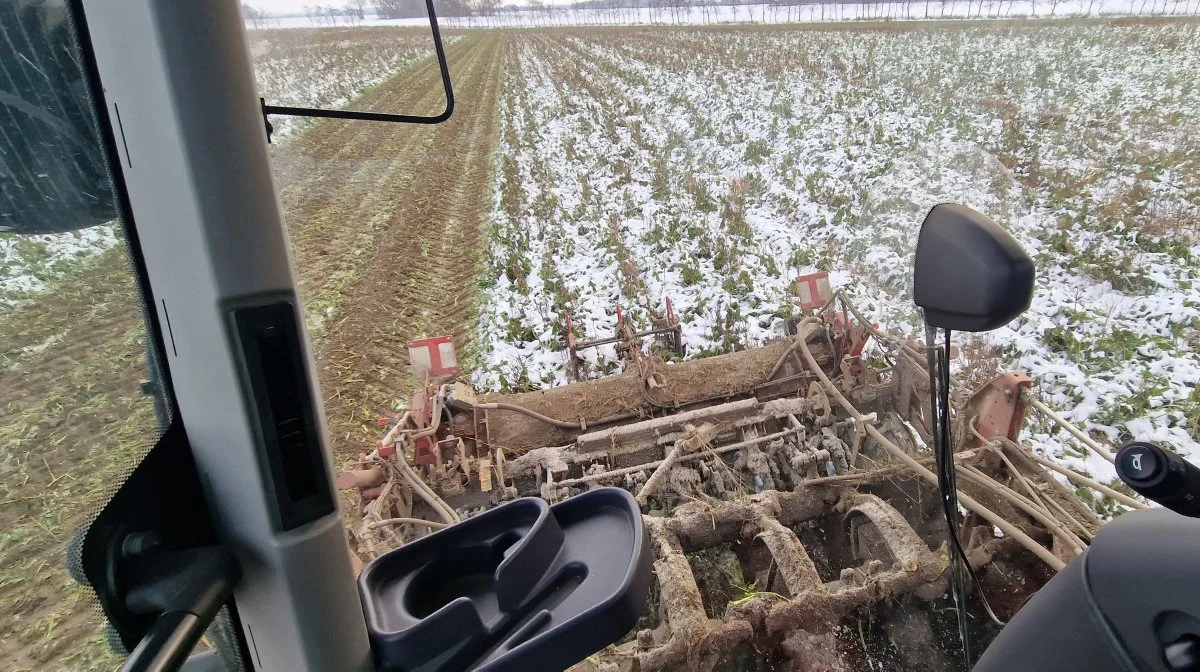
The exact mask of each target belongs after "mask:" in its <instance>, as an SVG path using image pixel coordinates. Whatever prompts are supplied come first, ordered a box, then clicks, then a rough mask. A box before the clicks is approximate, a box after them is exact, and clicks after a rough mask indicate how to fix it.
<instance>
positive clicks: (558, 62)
mask: <svg viewBox="0 0 1200 672" xmlns="http://www.w3.org/2000/svg"><path fill="white" fill-rule="evenodd" d="M505 70H506V72H507V73H508V80H507V92H506V96H505V101H504V110H503V113H502V117H503V120H504V121H503V140H502V148H501V151H500V154H499V156H498V159H497V167H496V174H497V176H498V179H497V184H496V187H495V206H494V211H493V215H492V222H491V225H490V226H491V230H490V236H491V241H492V243H491V244H492V252H491V256H492V258H491V260H490V266H489V268H488V270H487V271H486V272H485V273H484V274H483V277H482V279H481V284H482V285H484V287H485V296H484V299H483V301H482V306H481V320H480V327H479V338H480V343H481V345H480V354H479V366H478V367H477V371H478V373H477V374H476V382H477V383H478V384H479V385H480V386H482V387H484V388H489V389H523V388H530V387H542V386H547V385H555V384H561V383H564V382H565V381H566V378H565V371H564V363H565V355H564V353H563V350H564V347H563V344H562V343H563V341H562V337H561V333H562V332H561V328H562V324H563V322H564V320H565V314H566V312H567V311H568V310H569V311H570V313H571V315H572V317H573V321H574V324H575V328H576V336H577V337H579V338H581V339H582V338H593V337H598V336H607V335H610V334H611V333H612V330H613V327H614V323H615V319H614V315H613V306H614V305H616V304H620V305H622V306H624V308H625V309H626V311H627V312H628V313H629V314H631V315H632V317H633V319H634V320H635V322H637V323H639V324H642V325H648V323H649V316H650V313H651V312H652V311H654V310H660V309H661V306H662V305H663V302H664V300H665V298H667V297H670V298H671V299H672V301H673V302H674V305H675V309H676V311H677V312H678V313H679V314H680V318H681V321H682V322H683V324H684V332H685V338H686V340H687V344H688V347H689V356H698V355H701V354H708V353H713V352H722V351H728V350H730V349H734V348H739V347H744V346H748V345H752V344H757V343H761V342H763V341H764V340H766V339H769V338H772V337H774V336H776V335H778V334H779V333H780V331H781V328H780V327H781V322H782V319H783V318H784V317H785V316H787V315H789V314H790V313H791V312H792V310H793V309H792V306H793V305H794V299H793V297H792V296H791V294H790V287H791V283H792V281H793V280H794V278H795V277H796V275H797V274H798V273H804V272H810V271H813V270H817V269H826V270H830V271H831V272H832V276H831V277H832V279H833V281H834V284H835V285H836V286H837V287H839V288H843V289H845V290H847V291H849V292H850V293H851V294H852V295H853V297H854V298H855V300H856V302H857V303H858V304H859V305H860V306H861V307H862V308H863V309H864V310H865V311H866V312H867V313H868V314H869V315H870V316H872V317H873V319H876V320H877V321H879V322H880V323H881V324H882V325H883V326H885V327H887V328H891V329H896V330H901V331H908V332H911V333H916V332H917V330H918V324H919V322H918V317H917V315H916V311H915V310H914V308H913V307H912V303H911V287H910V283H911V281H910V276H911V271H910V268H911V262H912V251H913V247H914V245H915V242H916V233H917V230H918V226H919V223H920V221H921V218H922V217H923V216H924V214H925V212H926V211H927V210H928V208H929V207H930V206H932V205H934V204H936V203H939V202H943V201H955V202H960V203H965V204H967V205H970V206H972V207H974V208H976V209H979V210H981V211H983V212H985V213H988V214H989V215H991V216H992V217H993V218H995V219H996V220H997V221H999V222H1000V223H1001V224H1003V225H1004V226H1005V227H1007V228H1008V229H1009V230H1010V231H1012V232H1013V233H1014V235H1015V236H1016V237H1017V238H1018V239H1019V240H1020V241H1021V243H1022V244H1023V245H1024V246H1025V248H1026V250H1027V251H1029V252H1030V254H1031V255H1033V256H1035V258H1036V261H1037V265H1038V289H1037V297H1036V298H1035V300H1034V303H1033V306H1032V308H1031V310H1030V311H1029V312H1028V313H1027V314H1026V315H1025V316H1024V317H1023V318H1021V319H1019V320H1017V321H1015V322H1014V323H1013V324H1011V325H1009V326H1008V327H1006V328H1003V329H1001V330H999V331H997V332H994V333H992V334H989V335H987V336H985V337H983V339H982V340H981V341H976V342H975V344H974V345H975V348H974V349H972V348H968V350H978V349H980V348H982V349H984V350H985V351H986V348H987V347H995V348H998V351H997V352H998V354H999V355H1000V356H1001V359H1002V362H1003V365H1004V366H1006V367H1016V368H1021V369H1024V370H1026V371H1028V372H1030V373H1031V374H1032V375H1033V376H1034V377H1035V378H1036V380H1037V391H1038V393H1039V394H1040V395H1041V397H1042V398H1043V399H1045V400H1046V401H1047V403H1049V404H1051V405H1052V406H1055V407H1057V408H1059V409H1062V411H1063V413H1064V415H1066V416H1067V417H1068V418H1069V419H1071V420H1073V421H1075V422H1077V423H1079V424H1080V425H1081V426H1083V427H1085V428H1087V429H1089V430H1093V431H1097V432H1101V433H1103V434H1106V435H1107V436H1109V437H1110V438H1111V439H1112V440H1113V441H1114V442H1117V441H1120V440H1122V439H1125V438H1129V437H1132V436H1137V437H1139V438H1147V439H1156V440H1161V441H1164V442H1165V443H1168V444H1170V445H1172V446H1173V447H1175V448H1176V449H1178V450H1181V451H1182V452H1184V453H1185V454H1189V455H1191V456H1192V457H1193V458H1200V443H1197V441H1196V440H1195V438H1194V432H1195V421H1196V418H1197V417H1200V395H1197V394H1196V393H1195V392H1194V389H1195V383H1196V382H1197V380H1198V379H1200V356H1198V355H1197V353H1196V351H1195V343H1196V340H1197V326H1200V321H1198V320H1200V287H1198V286H1197V285H1196V280H1197V278H1196V277H1194V276H1195V275H1196V272H1195V271H1194V270H1193V266H1192V263H1191V260H1192V257H1193V255H1196V254H1197V253H1200V250H1198V249H1197V247H1196V243H1195V242H1194V241H1195V238H1194V236H1195V235H1196V233H1197V227H1198V226H1200V171H1197V170H1196V169H1195V167H1196V166H1197V165H1200V142H1198V141H1197V138H1196V137H1195V134H1194V129H1196V128H1200V26H1195V25H1192V24H1173V25H1157V26H1144V25H1143V26H1137V27H1133V28H1120V27H1113V26H1078V25H1076V26H1052V27H1038V28H1035V29H1013V28H995V29H983V28H975V27H971V28H946V29H935V30H923V31H904V32H895V31H859V30H852V29H847V30H837V31H828V30H819V31H802V30H795V31H771V32H761V31H743V30H729V31H720V32H714V31H705V30H678V31H671V32H653V33H651V32H642V33H633V34H625V35H621V34H607V35H606V34H598V33H588V34H578V35H570V34H556V35H553V36H550V35H545V36H538V35H530V36H528V37H527V38H526V39H522V40H520V41H518V42H516V43H514V44H513V48H511V49H510V50H509V62H508V63H507V64H506V68H505ZM587 356H588V358H589V369H590V373H591V374H592V375H598V374H600V373H602V372H605V371H611V370H613V369H615V368H616V366H617V365H616V363H615V352H613V351H612V349H611V348H607V349H600V350H598V351H589V354H588V355H587ZM964 364H968V362H960V365H964ZM1026 440H1027V441H1029V442H1030V443H1032V444H1033V445H1034V446H1035V447H1037V449H1039V450H1040V451H1042V452H1044V453H1046V454H1049V455H1052V456H1055V457H1057V458H1059V459H1060V460H1061V461H1063V462H1065V463H1066V464H1068V465H1072V466H1075V467H1079V468H1082V469H1085V470H1086V471H1088V472H1089V473H1092V474H1094V475H1097V476H1099V477H1101V478H1103V479H1105V480H1110V479H1112V478H1113V477H1114V474H1113V472H1112V468H1111V465H1109V464H1107V463H1106V462H1103V461H1102V460H1099V459H1098V458H1091V457H1089V456H1088V455H1087V454H1086V453H1085V452H1084V451H1083V450H1082V449H1081V448H1080V447H1079V446H1078V444H1076V443H1074V442H1073V441H1071V440H1069V439H1068V438H1067V437H1066V435H1065V434H1064V433H1063V432H1061V431H1057V430H1055V429H1054V428H1053V426H1052V425H1050V424H1048V423H1047V422H1046V421H1045V420H1044V419H1041V418H1039V417H1037V416H1036V415H1031V422H1030V424H1029V429H1028V432H1027V436H1026Z"/></svg>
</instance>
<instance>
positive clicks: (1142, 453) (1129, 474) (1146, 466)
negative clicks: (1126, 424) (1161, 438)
mask: <svg viewBox="0 0 1200 672" xmlns="http://www.w3.org/2000/svg"><path fill="white" fill-rule="evenodd" d="M1116 463H1117V464H1116V466H1117V475H1118V476H1120V477H1121V480H1122V481H1124V482H1125V484H1126V485H1128V486H1129V487H1131V488H1133V489H1134V490H1135V491H1136V492H1138V493H1139V494H1141V495H1143V496H1145V497H1147V498H1148V499H1152V500H1154V501H1156V502H1158V503H1159V504H1162V505H1163V506H1165V507H1167V508H1168V509H1171V510H1172V511H1175V512H1176V513H1180V514H1183V515H1185V516H1192V517H1193V518H1200V468H1197V467H1196V466H1195V465H1193V464H1191V463H1190V462H1188V461H1187V460H1185V459H1183V458H1182V457H1180V456H1178V455H1176V454H1175V453H1173V452H1171V451H1169V450H1166V449H1164V448H1160V447H1159V446H1156V445H1154V444H1153V443H1149V442H1146V441H1134V442H1133V443H1129V444H1126V445H1125V446H1124V447H1123V448H1121V450H1120V451H1119V452H1118V453H1117V457H1116Z"/></svg>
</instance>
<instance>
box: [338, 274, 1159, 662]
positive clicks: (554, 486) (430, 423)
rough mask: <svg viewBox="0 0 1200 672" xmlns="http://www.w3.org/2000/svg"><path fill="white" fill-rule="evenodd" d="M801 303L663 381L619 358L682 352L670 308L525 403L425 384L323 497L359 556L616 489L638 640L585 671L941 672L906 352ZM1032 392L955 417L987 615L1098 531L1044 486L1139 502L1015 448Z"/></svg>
mask: <svg viewBox="0 0 1200 672" xmlns="http://www.w3.org/2000/svg"><path fill="white" fill-rule="evenodd" d="M810 279H811V278H810ZM803 282H807V280H804V281H803ZM798 284H801V283H798ZM805 303H806V304H807V305H808V306H809V307H808V309H804V314H803V315H802V316H801V317H799V318H798V319H797V320H795V321H794V322H793V323H792V324H790V325H789V326H788V327H787V331H788V332H790V335H786V336H783V337H781V338H779V339H777V340H775V341H773V342H770V343H767V344H765V345H763V346H762V347H758V348H753V349H749V350H745V351H740V352H733V353H729V354H725V355H720V356H714V357H707V358H701V359H694V360H689V361H683V362H676V363H667V362H665V361H664V360H663V359H662V358H660V357H658V356H655V355H652V354H646V353H645V352H643V350H642V347H641V343H640V342H639V339H641V338H645V337H648V336H660V337H661V336H664V335H666V336H668V337H672V338H678V335H679V334H680V327H679V324H678V322H677V320H675V318H674V314H673V309H672V306H671V305H670V304H669V303H668V304H667V311H666V316H667V322H666V324H665V325H663V326H661V327H656V328H655V329H652V330H649V331H645V332H637V331H635V330H634V329H633V328H632V327H631V326H630V325H629V322H628V320H627V319H626V318H624V317H623V316H620V313H618V315H619V317H618V326H617V334H616V335H614V337H612V338H609V339H601V340H600V341H592V342H571V341H569V347H571V348H572V350H571V357H572V359H573V360H574V359H575V354H574V353H575V352H577V351H578V350H579V349H582V348H586V347H592V346H595V345H599V344H601V343H619V344H625V346H626V350H625V352H626V359H625V361H626V362H627V363H628V362H630V361H633V362H636V366H628V365H627V366H626V367H625V370H624V371H623V372H621V373H618V374H614V375H610V376H606V377H602V378H598V379H594V380H580V381H578V382H574V383H571V384H568V385H565V386H562V387H557V388H551V389H547V390H543V391H538V392H527V393H520V394H485V395H478V394H476V392H475V391H474V390H473V389H472V388H471V387H470V386H469V385H467V384H466V383H464V382H462V381H460V380H456V379H455V376H456V374H457V371H456V370H455V371H449V370H447V371H443V372H442V374H443V375H441V376H430V375H429V371H430V370H429V369H428V368H427V367H426V368H425V369H424V374H423V376H424V378H423V380H422V383H423V384H422V385H421V387H420V391H419V392H418V393H417V395H415V397H414V402H413V405H412V408H411V409H410V410H408V411H406V412H405V413H403V414H402V415H400V416H398V417H397V418H392V419H389V420H388V421H387V423H388V424H387V427H386V428H384V434H383V437H382V439H381V440H380V441H379V443H378V444H377V445H376V446H375V449H374V450H373V451H372V452H371V453H370V454H365V453H364V454H363V455H362V456H361V459H360V460H359V463H358V464H357V465H356V467H355V468H354V469H352V470H350V471H348V472H345V473H343V474H342V475H341V477H340V479H339V483H340V485H342V487H345V488H357V489H358V491H359V493H360V498H359V499H360V513H361V522H360V524H359V525H358V526H357V528H356V529H355V535H354V536H355V537H356V540H357V544H358V551H359V554H360V555H361V556H362V557H363V559H365V560H370V559H372V558H374V557H377V556H378V555H379V554H381V553H383V552H384V551H386V550H388V549H390V548H393V547H397V546H401V545H404V544H407V543H411V542H412V541H413V540H415V539H419V538H422V537H424V536H426V535H428V534H430V533H431V532H434V531H436V530H440V529H442V528H444V527H447V526H449V525H453V524H455V523H457V522H459V521H461V520H465V519H467V518H470V517H473V516H475V515H477V514H479V513H481V512H483V511H486V510H488V509H491V508H493V507H495V506H498V505H500V504H502V503H504V502H507V501H511V500H513V499H516V498H520V497H537V498H541V499H543V500H545V501H547V502H548V503H551V504H553V503H556V502H561V501H564V500H567V499H569V498H571V497H574V496H576V495H580V494H582V493H585V492H588V491H590V490H594V489H596V488H600V487H602V486H616V487H619V488H623V489H625V490H627V491H629V492H630V493H631V494H633V495H634V498H635V500H636V502H637V503H638V505H639V506H640V507H641V509H642V512H643V513H644V514H645V517H646V524H647V529H648V532H649V540H650V543H651V545H652V547H653V551H654V557H655V561H654V568H655V583H654V587H653V589H652V591H651V599H650V603H649V604H648V606H647V611H646V613H645V614H644V615H643V617H642V621H641V622H640V624H639V628H638V631H637V632H636V634H635V636H633V637H632V638H630V639H628V640H627V641H624V642H623V643H621V644H619V645H617V646H614V647H610V648H609V649H606V650H605V651H603V652H601V653H600V654H598V655H597V656H594V657H593V658H592V659H591V661H590V662H588V663H586V664H585V665H590V666H591V668H590V669H604V670H610V669H611V670H617V669H628V666H629V665H631V664H634V661H636V665H637V666H638V667H637V668H636V669H642V670H659V669H673V668H675V667H677V666H682V665H686V664H691V662H694V661H696V660H699V661H701V663H702V668H703V669H742V666H744V665H745V664H748V663H747V661H750V660H752V659H753V660H764V659H766V660H775V661H780V665H781V667H780V669H789V670H818V669H819V670H842V669H858V668H855V667H852V666H849V665H850V664H849V663H847V662H845V661H853V660H865V659H871V660H879V659H881V657H882V658H888V659H890V660H891V661H893V663H894V664H895V665H897V666H898V667H899V668H900V669H915V668H921V669H954V667H953V663H954V660H953V658H952V657H951V656H950V655H949V654H948V653H946V652H945V651H944V650H942V649H940V648H939V647H938V646H936V645H935V641H936V640H937V638H938V637H940V636H941V634H940V633H941V632H942V630H944V629H945V627H946V625H945V623H944V622H943V621H944V619H942V618H941V617H939V615H938V614H939V609H944V608H945V607H946V606H947V603H946V598H945V596H946V594H947V590H948V583H947V582H948V578H947V577H948V575H949V571H948V567H949V560H948V553H947V549H946V547H945V546H944V545H943V544H942V540H944V539H945V533H946V523H945V520H944V519H943V518H942V517H941V516H940V515H938V513H937V512H938V510H939V506H940V505H939V497H938V494H937V492H938V491H937V479H936V477H935V475H934V473H933V468H934V464H933V459H932V456H931V455H930V454H929V453H928V452H926V451H925V450H924V447H925V446H926V444H927V443H929V442H930V441H931V440H932V432H931V427H932V422H933V419H932V415H931V413H930V410H929V400H930V396H929V386H928V381H927V379H928V369H927V358H926V353H925V351H924V344H918V343H917V342H915V341H912V340H910V339H905V338H901V337H898V336H896V335H893V334H891V333H888V332H885V331H881V330H880V329H879V328H878V327H877V326H876V325H875V324H873V323H871V322H869V321H867V320H866V319H864V318H863V316H862V315H861V312H860V311H859V310H858V308H857V307H856V306H855V305H854V303H853V302H852V300H851V299H850V297H849V296H847V295H845V294H842V293H834V292H831V291H829V290H828V287H827V285H826V286H825V287H823V288H819V289H818V291H815V292H814V293H812V294H811V295H810V296H809V297H808V301H806V302H805ZM802 309H803V307H802ZM567 324H568V325H569V324H570V321H569V318H568V322H567ZM569 333H570V332H569V331H568V334H569ZM438 343H439V346H440V347H443V348H444V347H445V344H446V341H439V342H438ZM680 345H682V344H681V343H680ZM868 353H870V356H869V357H868V356H867V354H868ZM414 361H419V362H422V363H423V362H424V361H425V359H424V358H423V357H421V356H416V357H414ZM1031 389H1032V381H1031V380H1030V379H1029V378H1028V377H1027V376H1024V375H1022V374H1020V373H1016V372H1008V373H1003V374H1001V375H999V376H997V377H996V378H994V379H993V380H991V381H989V382H987V383H986V384H985V385H982V386H981V387H980V388H979V389H977V390H975V391H973V392H972V393H971V394H969V395H967V396H966V398H965V399H964V400H963V401H962V403H961V404H959V406H958V407H957V408H956V412H955V417H954V425H953V433H954V436H955V437H956V439H957V443H956V446H957V452H956V468H957V471H958V475H959V490H960V492H961V493H962V494H961V502H962V505H963V506H964V508H965V509H966V510H967V511H968V514H969V515H968V516H967V518H966V520H965V524H964V525H963V527H962V530H961V532H960V533H961V538H962V539H963V545H964V547H965V551H966V556H967V558H968V559H969V562H970V565H971V567H972V568H973V569H974V570H975V571H977V572H979V573H981V574H982V575H983V576H984V577H985V578H984V579H983V590H984V591H987V592H988V593H990V594H991V595H990V599H991V603H992V604H993V605H995V608H996V609H998V610H1000V611H1001V612H1003V613H1002V614H1001V617H1007V616H1008V615H1010V614H1011V613H1012V612H1013V611H1015V610H1016V608H1017V607H1019V606H1020V605H1021V604H1022V603H1023V602H1024V600H1025V599H1026V598H1027V597H1028V596H1029V595H1031V594H1032V593H1033V592H1034V591H1035V590H1036V589H1037V588H1038V587H1039V586H1041V585H1042V584H1044V583H1045V582H1046V580H1047V579H1048V578H1049V577H1050V576H1052V575H1053V574H1054V573H1055V572H1057V571H1058V570H1060V569H1061V568H1062V567H1063V566H1064V565H1065V564H1066V563H1067V562H1068V561H1070V559H1072V558H1073V557H1075V556H1076V555H1077V554H1079V553H1080V552H1082V551H1083V549H1084V548H1086V545H1087V543H1088V542H1089V541H1090V540H1091V539H1092V537H1093V536H1094V534H1095V533H1096V531H1097V530H1098V528H1099V527H1100V524H1101V519H1100V518H1099V517H1098V516H1097V515H1096V513H1095V511H1094V510H1093V509H1092V508H1090V507H1089V506H1087V505H1085V504H1084V503H1083V502H1082V501H1081V500H1080V499H1079V498H1078V497H1077V496H1076V495H1075V493H1074V492H1073V491H1072V490H1071V489H1069V488H1067V487H1066V486H1064V485H1063V484H1062V483H1061V482H1060V478H1062V479H1063V480H1067V479H1070V482H1072V483H1073V485H1079V486H1088V487H1094V488H1097V489H1098V490H1099V491H1100V494H1102V495H1104V496H1107V497H1111V498H1116V499H1118V501H1120V502H1122V503H1124V504H1126V505H1128V506H1131V507H1136V508H1141V507H1144V504H1142V503H1141V502H1139V501H1137V500H1134V499H1132V498H1130V497H1128V496H1126V495H1124V494H1122V493H1119V492H1115V491H1113V490H1111V489H1110V488H1107V487H1106V486H1103V485H1101V484H1099V483H1095V482H1094V481H1091V479H1088V478H1086V477H1085V476H1083V475H1081V474H1077V473H1075V472H1073V471H1071V470H1068V469H1065V468H1063V467H1061V466H1058V465H1057V464H1055V463H1052V462H1049V461H1047V460H1045V459H1044V458H1041V457H1040V456H1037V455H1035V454H1034V453H1033V452H1032V451H1030V450H1029V449H1028V448H1026V447H1024V446H1022V445H1021V444H1020V443H1019V437H1020V433H1021V430H1022V428H1023V427H1024V423H1025V417H1026V413H1027V412H1029V410H1030V409H1031V407H1035V410H1036V408H1042V407H1044V405H1043V404H1042V403H1041V402H1040V401H1038V400H1036V399H1035V398H1034V396H1033V395H1032V391H1031ZM1046 410H1047V411H1049V410H1050V409H1048V408H1047V409H1046ZM1049 415H1050V417H1051V418H1052V419H1054V420H1055V421H1061V418H1060V417H1058V416H1057V414H1053V412H1052V411H1050V413H1049ZM1063 422H1065V421H1063ZM1090 443H1091V444H1093V445H1090V446H1089V448H1090V449H1094V450H1099V451H1104V449H1103V448H1101V447H1100V446H1097V445H1094V442H1090ZM1048 468H1053V470H1054V471H1055V472H1057V474H1055V473H1051V471H1049V469H1048ZM1055 476H1058V477H1059V478H1056V477H1055ZM996 531H999V532H1001V533H1002V534H1001V536H999V537H998V536H997V534H996ZM1001 576H1004V577H1007V578H1004V579H1001V578H999V577H1001ZM980 617H981V618H983V619H984V621H981V622H985V623H986V619H985V618H984V617H983V616H982V615H980ZM864 619H865V620H864ZM982 627H983V629H984V630H986V631H987V633H988V636H989V637H990V636H993V635H994V634H995V631H996V630H997V628H995V627H994V626H991V625H986V624H985V625H984V626H982ZM989 628H990V629H989ZM700 640H702V641H704V642H705V646H704V648H703V651H702V652H698V651H696V650H695V648H694V642H696V641H700ZM814 652H823V653H814Z"/></svg>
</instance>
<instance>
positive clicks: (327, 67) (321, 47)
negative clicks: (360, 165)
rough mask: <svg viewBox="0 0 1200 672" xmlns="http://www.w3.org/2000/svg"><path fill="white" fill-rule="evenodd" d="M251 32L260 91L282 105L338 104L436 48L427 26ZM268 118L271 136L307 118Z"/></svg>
mask: <svg viewBox="0 0 1200 672" xmlns="http://www.w3.org/2000/svg"><path fill="white" fill-rule="evenodd" d="M249 38H250V56H251V58H253V59H254V76H255V79H256V80H257V81H258V95H259V96H261V97H263V98H265V99H266V101H267V103H268V104H270V105H280V106H297V107H324V108H335V109H340V108H342V107H345V106H346V104H347V103H349V102H350V101H351V100H352V99H353V98H354V97H355V96H358V95H360V94H361V93H362V92H363V91H364V90H366V89H368V88H370V87H372V86H375V85H376V84H378V83H380V82H382V81H384V80H385V79H387V78H389V77H391V76H393V75H395V74H396V73H397V72H399V71H400V70H402V69H403V68H405V67H407V66H409V65H412V64H414V63H416V62H417V61H420V60H422V59H424V58H428V57H430V56H431V55H432V54H433V53H434V51H433V40H432V39H431V38H430V37H429V34H428V31H419V30H409V29H404V28H396V27H389V26H340V27H330V28H320V29H312V30H252V31H250V32H249ZM453 39H454V38H452V37H451V38H447V39H446V40H445V42H446V43H450V42H453ZM363 111H365V112H396V111H397V110H363ZM271 123H272V125H273V126H274V127H275V131H274V133H272V135H271V139H272V141H273V142H278V141H280V140H283V139H284V138H287V137H288V136H289V135H291V134H293V133H294V132H295V131H296V130H298V129H300V128H302V127H303V126H304V125H305V124H307V123H311V120H308V119H305V118H303V117H284V116H275V117H272V118H271Z"/></svg>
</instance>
